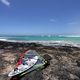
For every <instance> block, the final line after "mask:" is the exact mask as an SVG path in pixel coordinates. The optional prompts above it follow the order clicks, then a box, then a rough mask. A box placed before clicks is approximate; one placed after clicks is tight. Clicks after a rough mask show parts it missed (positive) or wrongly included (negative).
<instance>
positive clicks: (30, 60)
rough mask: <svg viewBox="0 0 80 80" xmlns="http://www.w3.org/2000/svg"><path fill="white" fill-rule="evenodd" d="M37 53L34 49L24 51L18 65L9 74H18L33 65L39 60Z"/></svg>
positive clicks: (10, 75)
mask: <svg viewBox="0 0 80 80" xmlns="http://www.w3.org/2000/svg"><path fill="white" fill-rule="evenodd" d="M35 53H36V52H35V51H34V50H28V51H26V52H25V53H23V54H22V55H21V57H20V59H19V62H18V65H17V66H16V68H15V69H13V70H12V71H11V72H10V73H9V74H8V76H9V77H12V76H16V75H18V74H21V73H23V72H24V71H27V70H29V69H30V68H31V67H33V66H34V65H35V64H36V63H37V61H38V56H37V55H36V54H35ZM27 54H28V55H27Z"/></svg>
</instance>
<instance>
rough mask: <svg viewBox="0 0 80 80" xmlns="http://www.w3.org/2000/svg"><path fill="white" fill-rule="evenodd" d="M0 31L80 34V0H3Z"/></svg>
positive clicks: (1, 32) (11, 32)
mask: <svg viewBox="0 0 80 80" xmlns="http://www.w3.org/2000/svg"><path fill="white" fill-rule="evenodd" d="M0 34H9V35H16V34H19V35H33V34H35V35H37V34H41V35H42V34H76V35H80V0H0Z"/></svg>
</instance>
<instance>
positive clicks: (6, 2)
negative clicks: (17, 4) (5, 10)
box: [1, 0, 10, 6]
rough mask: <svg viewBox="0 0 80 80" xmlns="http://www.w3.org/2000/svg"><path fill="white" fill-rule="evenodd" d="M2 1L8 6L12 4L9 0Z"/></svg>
mask: <svg viewBox="0 0 80 80" xmlns="http://www.w3.org/2000/svg"><path fill="white" fill-rule="evenodd" d="M1 2H2V3H3V4H5V5H6V6H10V2H9V1H8V0H1Z"/></svg>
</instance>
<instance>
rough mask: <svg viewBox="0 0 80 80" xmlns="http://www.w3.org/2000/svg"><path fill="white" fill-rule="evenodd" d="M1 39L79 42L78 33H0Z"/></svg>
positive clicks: (79, 36)
mask: <svg viewBox="0 0 80 80" xmlns="http://www.w3.org/2000/svg"><path fill="white" fill-rule="evenodd" d="M0 40H2V41H54V42H55V41H59V42H60V41H61V42H68V43H70V42H72V43H77V44H80V35H25V36H24V35H0Z"/></svg>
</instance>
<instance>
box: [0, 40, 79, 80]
mask: <svg viewBox="0 0 80 80" xmlns="http://www.w3.org/2000/svg"><path fill="white" fill-rule="evenodd" d="M27 48H29V49H31V50H36V51H37V52H38V53H39V54H40V55H41V56H43V57H44V58H45V59H46V60H48V61H49V62H50V65H49V66H47V67H46V68H45V69H43V70H40V71H34V72H32V73H30V74H28V75H26V76H24V77H22V78H20V79H14V80H80V48H79V47H74V46H59V45H58V46H46V45H42V44H38V43H18V42H6V41H0V80H13V79H11V78H10V77H8V73H9V72H10V71H11V70H12V69H13V68H14V67H15V65H16V63H17V60H18V58H19V56H20V54H21V53H22V52H24V51H25V50H26V49H27Z"/></svg>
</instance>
